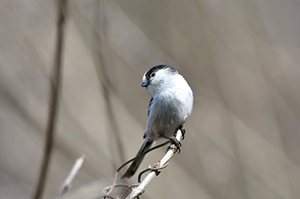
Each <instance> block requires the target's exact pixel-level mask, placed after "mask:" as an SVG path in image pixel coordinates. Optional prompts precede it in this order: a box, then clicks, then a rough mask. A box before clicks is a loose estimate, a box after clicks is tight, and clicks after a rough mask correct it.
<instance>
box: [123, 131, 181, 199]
mask: <svg viewBox="0 0 300 199" xmlns="http://www.w3.org/2000/svg"><path fill="white" fill-rule="evenodd" d="M181 137H182V133H181V131H180V130H178V131H177V134H176V139H177V140H178V141H179V142H180V140H181ZM176 150H177V149H176V147H170V148H169V149H168V151H167V152H166V154H165V155H164V157H163V158H162V159H161V160H160V165H159V167H163V166H164V165H166V164H167V163H168V162H169V160H170V159H171V158H172V157H173V155H174V154H175V153H176ZM156 173H157V171H151V172H150V173H149V174H148V175H147V176H146V177H145V178H144V180H143V181H142V182H141V184H140V185H139V186H138V187H137V188H135V189H133V191H132V192H131V193H130V194H129V195H128V196H127V197H126V199H133V198H136V197H138V196H139V195H141V194H143V193H144V192H145V189H146V186H147V185H148V184H149V183H150V182H151V181H152V180H153V179H154V177H155V176H156Z"/></svg>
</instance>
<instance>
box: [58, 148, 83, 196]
mask: <svg viewBox="0 0 300 199" xmlns="http://www.w3.org/2000/svg"><path fill="white" fill-rule="evenodd" d="M85 157H86V156H85V155H84V154H83V155H81V157H80V158H78V159H77V160H76V161H75V163H74V165H73V167H72V169H71V171H70V172H69V174H68V176H67V177H66V179H65V181H64V182H63V183H62V184H61V185H60V187H59V189H58V191H57V193H56V198H59V197H61V196H62V195H63V194H64V193H66V192H67V191H68V190H69V189H70V187H71V183H72V181H73V179H74V178H75V176H76V175H77V173H78V171H79V170H80V169H81V167H82V165H83V163H84V160H85Z"/></svg>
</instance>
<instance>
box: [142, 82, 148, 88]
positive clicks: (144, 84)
mask: <svg viewBox="0 0 300 199" xmlns="http://www.w3.org/2000/svg"><path fill="white" fill-rule="evenodd" d="M148 85H149V83H148V82H143V83H142V85H141V86H142V87H147V86H148Z"/></svg>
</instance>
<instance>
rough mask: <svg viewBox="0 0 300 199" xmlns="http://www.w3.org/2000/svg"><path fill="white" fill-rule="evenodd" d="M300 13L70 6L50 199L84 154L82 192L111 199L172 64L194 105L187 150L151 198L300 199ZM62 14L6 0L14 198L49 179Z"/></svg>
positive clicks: (5, 192)
mask: <svg viewBox="0 0 300 199" xmlns="http://www.w3.org/2000/svg"><path fill="white" fill-rule="evenodd" d="M299 10H300V2H299V1H297V0H285V1H283V0H264V1H261V0H226V1H224V0H195V1H192V0H186V1H182V0H173V1H171V0H170V1H162V0H127V1H124V0H109V1H104V0H84V1H83V0H69V2H68V18H67V23H66V27H65V40H64V51H63V79H62V81H63V83H62V92H61V98H60V108H59V115H58V124H57V131H56V137H55V147H54V153H53V157H52V159H51V160H52V161H51V165H50V171H49V178H48V181H47V185H46V190H45V198H49V197H51V196H53V195H54V193H55V192H56V190H57V189H58V187H59V185H60V183H61V182H62V181H63V179H64V178H65V177H66V175H67V173H68V171H69V170H70V168H71V166H72V164H73V162H74V160H75V159H76V158H78V157H79V156H80V155H81V154H83V153H84V154H86V155H87V160H86V162H85V164H84V166H83V168H82V170H81V171H80V172H79V174H78V176H77V177H76V179H75V181H74V182H73V189H74V190H76V189H77V190H78V189H80V188H82V187H83V186H87V185H93V183H96V184H97V182H99V184H101V183H102V184H101V185H98V184H97V186H96V187H97V189H98V191H99V194H101V191H102V188H104V186H105V185H109V183H111V181H112V177H113V174H114V171H115V169H116V168H117V166H119V165H120V164H121V163H122V162H123V161H125V160H127V159H129V158H131V157H133V156H134V155H135V154H136V152H137V150H138V148H139V147H140V145H141V143H142V136H143V133H144V129H145V124H146V116H147V106H148V102H149V99H150V95H149V94H148V93H147V91H146V90H145V89H143V88H141V87H140V84H141V78H142V75H143V73H144V72H145V71H146V70H147V69H148V68H150V67H152V66H154V65H156V64H159V63H165V64H169V65H171V66H173V67H175V68H176V69H178V70H179V71H180V72H181V73H182V74H183V75H184V76H185V77H186V79H187V80H188V82H189V83H190V85H191V87H192V88H193V91H194V97H195V103H194V111H193V114H192V116H191V117H190V119H189V120H188V121H187V123H186V129H187V134H186V139H185V140H184V141H183V142H182V144H183V146H182V152H181V153H180V154H179V155H176V156H174V158H173V159H172V161H171V164H170V165H169V167H168V168H167V169H166V170H164V171H163V172H162V173H161V174H160V175H159V176H158V178H156V179H155V180H154V181H153V182H152V183H151V184H150V185H149V187H148V189H147V191H146V192H145V194H144V195H143V196H142V198H149V199H150V198H176V199H181V198H199V199H241V198H243V199H297V198H300V189H299V184H300V155H299V151H300V144H299V141H300V122H299V120H300V89H299V85H300V68H299V62H300V48H299V47H300V39H299V35H300V12H299ZM56 12H57V7H56V3H55V1H52V0H48V1H36V0H26V1H21V0H2V1H0V107H1V111H0V198H1V199H2V198H3V199H7V198H9V199H24V198H31V197H32V195H33V191H34V189H35V186H36V184H37V179H38V173H39V169H40V164H41V159H42V155H43V146H44V139H45V132H46V125H47V118H48V104H49V92H50V91H49V77H50V76H49V75H50V73H51V70H52V68H53V65H54V51H55V36H56V34H55V32H56ZM118 134H119V136H118ZM120 143H121V144H120ZM163 153H164V149H161V150H160V151H158V152H155V153H153V154H150V155H149V156H147V158H146V159H145V161H144V164H143V167H145V166H148V165H149V164H152V163H154V162H155V161H157V160H159V159H160V158H161V156H162V154H163ZM100 181H101V183H100ZM132 182H135V179H134V180H133V181H132ZM79 198H80V197H79ZM81 198H84V197H81ZM86 198H88V197H86ZM91 198H92V197H91Z"/></svg>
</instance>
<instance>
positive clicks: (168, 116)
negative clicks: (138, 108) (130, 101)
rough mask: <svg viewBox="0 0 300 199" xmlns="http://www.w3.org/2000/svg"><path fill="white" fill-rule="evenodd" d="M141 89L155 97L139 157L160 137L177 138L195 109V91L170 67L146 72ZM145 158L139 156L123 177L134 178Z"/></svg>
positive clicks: (151, 69) (149, 112)
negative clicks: (144, 88)
mask: <svg viewBox="0 0 300 199" xmlns="http://www.w3.org/2000/svg"><path fill="white" fill-rule="evenodd" d="M142 87H146V88H147V90H148V91H149V93H150V94H151V95H152V97H151V100H150V102H149V107H148V119H147V128H146V131H145V133H144V139H145V141H144V143H143V145H142V146H141V148H140V150H139V151H138V153H137V155H136V157H137V156H139V155H140V154H141V153H143V152H145V151H146V150H148V149H150V148H151V147H152V146H153V145H154V143H155V141H156V140H158V139H159V138H167V139H170V141H171V142H173V143H174V144H176V146H177V147H178V144H179V146H180V143H178V141H177V140H176V138H175V134H176V132H177V130H179V129H180V130H182V131H183V124H184V123H185V121H186V119H187V118H188V117H189V116H190V115H191V113H192V110H193V101H194V98H193V91H192V89H191V87H190V86H189V84H188V83H187V81H186V80H185V79H184V77H183V76H182V75H180V74H179V73H178V71H177V70H176V69H174V68H172V67H171V66H168V65H164V64H161V65H157V66H154V67H152V68H150V69H149V70H148V71H146V72H145V74H144V76H143V79H142ZM144 156H145V155H141V156H139V157H137V158H136V159H135V160H134V161H133V163H132V164H131V165H130V167H129V168H128V170H127V171H126V172H125V174H124V175H123V176H122V178H126V177H127V178H129V177H131V176H133V175H134V173H135V172H136V170H137V169H138V167H139V165H140V164H141V162H142V160H143V159H144Z"/></svg>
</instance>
